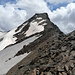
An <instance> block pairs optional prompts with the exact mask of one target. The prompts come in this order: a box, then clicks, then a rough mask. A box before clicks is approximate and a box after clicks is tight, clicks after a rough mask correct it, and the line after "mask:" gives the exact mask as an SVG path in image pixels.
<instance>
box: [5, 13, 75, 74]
mask: <svg viewBox="0 0 75 75" xmlns="http://www.w3.org/2000/svg"><path fill="white" fill-rule="evenodd" d="M35 22H37V23H38V25H39V26H43V27H44V29H38V27H37V28H33V27H35V26H34V25H37V23H35ZM24 23H25V24H26V25H25V27H23V29H22V30H21V32H19V33H17V34H15V35H14V36H16V37H17V38H18V39H17V41H18V42H17V43H20V42H21V41H24V40H26V39H28V38H30V37H32V36H40V37H39V38H38V39H36V40H34V41H33V42H31V43H29V44H28V45H23V47H22V49H21V50H19V51H18V52H17V53H16V54H15V56H14V57H17V56H20V55H23V54H24V53H30V54H29V55H27V56H26V57H25V58H24V59H22V60H21V61H20V62H19V63H17V64H16V65H15V66H13V67H12V68H11V69H10V70H9V71H8V73H7V74H6V75H75V31H73V32H72V33H70V34H68V35H65V34H64V33H62V32H61V31H60V30H59V28H58V27H57V26H56V25H54V24H53V23H52V22H51V21H50V19H49V18H48V15H47V14H46V13H43V14H35V15H34V16H33V17H32V18H30V19H29V20H28V21H26V22H24ZM24 23H23V24H24ZM32 23H34V24H32ZM31 25H32V27H31ZM21 26H22V25H21ZM21 26H20V27H21ZM20 27H18V29H17V30H16V31H18V30H19V29H20ZM30 27H31V29H30ZM33 29H34V30H33ZM37 29H38V30H37ZM28 30H30V32H29V31H28ZM36 31H37V32H36ZM32 33H33V34H32ZM21 37H23V38H21Z"/></svg>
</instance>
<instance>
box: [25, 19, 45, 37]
mask: <svg viewBox="0 0 75 75" xmlns="http://www.w3.org/2000/svg"><path fill="white" fill-rule="evenodd" d="M45 21H46V20H41V21H40V22H37V21H35V20H33V21H32V22H31V23H30V27H29V29H28V30H27V31H26V33H25V34H26V36H30V35H32V34H35V33H38V32H41V31H44V26H43V24H42V25H39V24H40V23H42V22H45Z"/></svg>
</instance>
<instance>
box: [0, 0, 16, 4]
mask: <svg viewBox="0 0 75 75" xmlns="http://www.w3.org/2000/svg"><path fill="white" fill-rule="evenodd" d="M7 2H10V3H16V0H0V4H1V5H5V4H6V3H7Z"/></svg>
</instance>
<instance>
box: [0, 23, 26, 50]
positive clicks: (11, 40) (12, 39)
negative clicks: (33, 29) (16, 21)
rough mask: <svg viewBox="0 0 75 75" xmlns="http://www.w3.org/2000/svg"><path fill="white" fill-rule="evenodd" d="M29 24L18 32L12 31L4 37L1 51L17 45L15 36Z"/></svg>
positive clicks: (0, 46) (0, 47) (0, 44)
mask: <svg viewBox="0 0 75 75" xmlns="http://www.w3.org/2000/svg"><path fill="white" fill-rule="evenodd" d="M26 24H27V23H25V24H23V26H22V27H21V28H20V29H19V30H18V31H17V32H15V30H16V29H17V28H15V29H13V30H11V31H10V32H8V33H7V34H6V35H5V36H4V39H3V40H2V41H1V42H0V51H1V50H3V49H4V48H5V47H6V46H8V45H10V44H14V43H16V41H15V40H16V39H17V38H16V37H14V36H13V35H14V34H16V33H18V32H20V31H21V30H22V29H23V27H24V26H25V25H26Z"/></svg>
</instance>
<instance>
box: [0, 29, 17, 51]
mask: <svg viewBox="0 0 75 75" xmlns="http://www.w3.org/2000/svg"><path fill="white" fill-rule="evenodd" d="M14 34H15V29H14V30H12V31H10V32H8V33H7V34H6V35H5V36H4V39H3V41H1V42H0V50H3V49H4V48H5V47H6V46H8V45H10V44H14V43H16V41H15V40H16V39H17V38H16V37H13V35H14Z"/></svg>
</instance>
